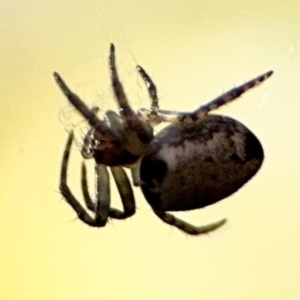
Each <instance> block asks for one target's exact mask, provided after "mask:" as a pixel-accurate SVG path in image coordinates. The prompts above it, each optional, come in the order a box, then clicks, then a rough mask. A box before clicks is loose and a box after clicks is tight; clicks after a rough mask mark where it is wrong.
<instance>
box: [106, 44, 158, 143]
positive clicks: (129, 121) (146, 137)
mask: <svg viewBox="0 0 300 300" xmlns="http://www.w3.org/2000/svg"><path fill="white" fill-rule="evenodd" d="M109 68H110V74H111V81H112V88H113V92H114V94H115V97H116V100H117V103H118V105H119V107H120V115H121V116H122V117H123V119H124V121H125V122H126V126H127V127H128V128H129V130H130V131H131V134H135V135H136V136H137V138H138V140H139V141H140V142H142V143H143V144H148V143H149V142H150V141H151V140H152V138H153V130H152V127H151V126H149V125H148V124H147V123H145V122H143V121H142V120H140V119H139V118H138V116H137V115H136V113H135V112H134V110H133V109H132V108H131V106H130V104H129V102H128V99H127V97H126V94H125V92H124V88H123V85H122V83H121V81H120V79H119V75H118V72H117V68H116V58H115V46H114V45H113V44H111V45H110V55H109Z"/></svg>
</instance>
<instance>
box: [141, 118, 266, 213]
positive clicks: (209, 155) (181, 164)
mask: <svg viewBox="0 0 300 300" xmlns="http://www.w3.org/2000/svg"><path fill="white" fill-rule="evenodd" d="M263 158H264V153H263V148H262V146H261V143H260V142H259V140H258V139H257V138H256V136H255V135H254V134H253V133H252V132H251V131H250V130H249V129H248V128H247V127H245V126H244V125H243V124H241V123H240V122H238V121H236V120H234V119H231V118H229V117H224V116H219V115H207V116H205V117H204V118H202V119H200V120H198V121H196V122H192V123H187V122H176V123H173V124H171V125H169V126H168V127H166V128H165V129H163V130H162V131H161V132H159V133H158V134H157V135H156V136H155V137H154V139H153V140H152V141H151V142H150V144H149V150H148V151H147V153H146V155H145V156H144V157H143V159H142V162H141V168H140V176H141V181H142V191H143V193H144V195H145V198H146V199H147V201H148V202H149V204H150V205H151V206H152V207H153V209H154V210H156V211H184V210H190V209H196V208H202V207H205V206H207V205H211V204H213V203H215V202H217V201H220V200H222V199H224V198H226V197H228V196H230V195H231V194H233V193H235V192H236V191H237V190H238V189H240V188H241V187H242V186H243V185H244V184H245V183H246V182H247V181H248V180H249V179H251V178H252V177H253V176H254V175H255V174H256V172H257V171H258V170H259V168H260V166H261V164H262V162H263Z"/></svg>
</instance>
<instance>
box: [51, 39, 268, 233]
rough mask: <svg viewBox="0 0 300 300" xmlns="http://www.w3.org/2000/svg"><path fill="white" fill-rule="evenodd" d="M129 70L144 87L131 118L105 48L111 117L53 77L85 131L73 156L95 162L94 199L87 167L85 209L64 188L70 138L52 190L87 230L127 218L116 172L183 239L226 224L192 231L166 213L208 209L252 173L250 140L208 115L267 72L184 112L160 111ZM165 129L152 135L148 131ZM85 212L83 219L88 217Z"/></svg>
mask: <svg viewBox="0 0 300 300" xmlns="http://www.w3.org/2000/svg"><path fill="white" fill-rule="evenodd" d="M136 68H137V71H138V73H139V75H140V76H141V78H142V79H143V81H144V82H145V84H146V87H147V90H148V94H149V97H150V100H151V106H150V109H146V108H142V109H139V110H138V111H137V112H135V111H134V110H133V109H132V107H131V106H130V103H129V101H128V99H127V96H126V93H125V91H124V89H123V85H122V83H121V81H120V79H119V75H118V71H117V67H116V58H115V47H114V45H113V44H111V46H110V53H109V70H110V77H111V84H112V90H113V93H114V96H115V99H116V102H117V104H118V106H119V114H117V113H116V112H114V111H110V110H109V111H107V112H106V113H105V115H104V117H103V118H101V119H100V118H98V117H97V114H96V111H97V109H95V108H92V109H90V108H89V107H88V106H87V105H86V104H85V103H84V102H83V101H82V100H81V99H80V98H79V96H77V95H76V94H75V93H73V92H72V91H71V89H70V88H69V87H68V86H67V84H66V83H65V82H64V80H63V79H62V78H61V77H60V75H59V74H58V73H56V72H55V73H54V78H55V80H56V83H57V84H58V86H59V87H60V89H61V90H62V92H63V94H64V95H65V96H66V97H67V99H68V100H69V102H70V103H71V104H72V105H73V106H74V107H75V109H76V110H77V111H78V112H79V113H80V114H81V115H82V116H83V117H84V118H85V119H86V120H87V122H88V123H89V126H90V129H89V131H88V132H87V134H86V136H85V137H84V142H83V146H82V149H81V154H82V156H83V158H85V159H88V158H93V159H94V160H95V172H96V199H95V200H93V199H92V198H91V196H90V194H89V191H88V182H87V169H86V166H85V164H84V162H83V163H82V168H81V188H82V192H83V199H84V202H85V205H86V208H85V207H84V206H83V205H82V204H81V203H80V202H79V201H78V200H77V199H76V198H75V196H74V195H73V193H72V192H71V190H70V188H69V186H68V183H67V171H68V165H69V156H70V151H71V145H72V142H73V139H74V134H73V132H70V133H69V137H68V140H67V143H66V146H65V150H64V154H63V159H62V166H61V173H60V191H61V193H62V195H63V197H64V198H65V200H66V202H67V203H68V204H69V205H70V206H71V207H72V208H73V210H74V211H75V212H76V214H77V216H78V218H79V219H80V220H81V221H82V222H84V223H86V224H87V225H89V226H93V227H103V226H105V225H106V223H107V221H108V219H109V218H114V219H126V218H128V217H131V216H132V215H133V214H134V213H135V206H136V205H135V198H134V194H133V188H132V185H131V183H130V181H129V178H128V176H127V174H126V173H125V171H124V169H123V168H124V167H126V168H129V169H130V170H131V177H132V181H133V185H135V186H140V187H141V189H142V192H143V194H144V197H145V198H146V200H147V202H148V203H149V204H150V206H151V208H152V210H153V212H154V213H155V214H156V216H157V217H158V218H160V219H161V220H162V221H163V222H165V223H167V224H170V225H172V226H175V227H177V228H178V229H180V230H182V231H183V232H185V233H187V234H190V235H200V234H205V233H208V232H210V231H213V230H215V229H217V228H219V227H221V226H222V225H223V224H225V223H226V221H227V220H226V219H222V220H219V221H217V222H215V223H212V224H208V225H204V226H194V225H192V224H189V223H187V222H185V221H183V220H181V219H178V218H177V217H175V216H174V215H172V214H170V213H169V212H168V211H187V210H193V209H199V208H203V207H205V206H208V205H211V204H214V203H216V202H218V201H220V200H222V199H224V198H226V197H228V196H230V195H232V194H233V193H235V192H236V191H237V190H238V189H240V188H241V187H242V186H243V185H244V184H245V183H246V182H247V181H249V180H250V179H251V178H252V177H253V176H254V175H255V174H256V173H257V171H258V170H259V169H260V167H261V165H262V162H263V159H264V152H263V148H262V145H261V143H260V141H259V140H258V139H257V137H256V136H255V135H254V134H253V133H252V132H251V131H250V130H249V129H248V128H247V127H245V126H244V125H243V124H242V123H240V122H238V121H237V120H235V119H232V118H229V117H227V116H222V115H214V114H209V112H210V111H212V110H214V109H217V108H218V107H220V106H222V105H224V104H226V103H228V102H230V101H233V100H234V99H236V98H238V97H239V96H241V95H242V94H243V93H244V92H246V91H248V90H249V89H251V88H254V87H256V86H257V85H259V84H260V83H262V82H263V81H265V80H266V79H267V78H269V77H270V76H271V75H272V74H273V71H269V72H267V73H265V74H263V75H261V76H258V77H256V78H255V79H252V80H250V81H248V82H246V83H245V84H243V85H241V86H239V87H236V88H234V89H232V90H230V91H228V92H226V93H224V94H223V95H221V96H219V97H217V98H216V99H214V100H212V101H211V102H209V103H207V104H205V105H202V106H200V107H199V108H197V109H196V110H195V111H192V112H188V113H185V112H176V111H171V110H161V109H160V108H159V103H158V102H159V101H158V95H157V89H156V86H155V84H154V82H153V81H152V79H151V78H150V76H149V75H148V74H147V72H146V71H145V70H144V69H143V68H142V67H141V66H137V67H136ZM161 122H169V123H170V124H169V125H168V126H167V127H165V128H164V129H162V130H161V131H160V132H159V133H158V134H156V135H154V133H153V127H154V126H155V125H157V124H159V123H161ZM108 167H109V168H110V169H111V173H112V175H113V178H114V180H115V182H116V186H117V188H118V192H119V194H120V198H121V201H122V206H123V210H119V209H116V208H113V207H111V205H110V179H109V173H108ZM88 210H90V211H91V214H90V213H89V212H88Z"/></svg>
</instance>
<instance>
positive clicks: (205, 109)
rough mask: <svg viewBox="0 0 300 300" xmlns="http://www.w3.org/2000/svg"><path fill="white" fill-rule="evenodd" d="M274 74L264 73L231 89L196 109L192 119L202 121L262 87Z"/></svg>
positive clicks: (191, 115) (271, 72) (270, 72)
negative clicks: (243, 95)
mask: <svg viewBox="0 0 300 300" xmlns="http://www.w3.org/2000/svg"><path fill="white" fill-rule="evenodd" d="M272 74H273V71H269V72H267V73H264V74H262V75H260V76H258V77H256V78H254V79H252V80H249V81H248V82H246V83H244V84H242V85H240V86H238V87H236V88H233V89H231V90H230V91H228V92H226V93H225V94H223V95H221V96H219V97H217V98H215V99H214V100H212V101H211V102H209V103H207V104H205V105H202V106H200V107H199V108H198V109H196V110H195V111H194V112H192V113H191V114H190V117H192V118H193V119H200V118H202V117H203V116H205V115H207V114H208V113H209V112H210V111H211V110H214V109H217V108H219V107H220V106H222V105H224V104H227V103H229V102H231V101H233V100H235V99H237V98H238V97H240V96H241V95H242V94H244V93H245V92H247V91H248V90H250V89H252V88H254V87H256V86H258V85H260V84H261V83H263V82H264V81H265V80H266V79H268V78H269V77H271V76H272Z"/></svg>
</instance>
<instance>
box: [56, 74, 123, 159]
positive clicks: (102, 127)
mask: <svg viewBox="0 0 300 300" xmlns="http://www.w3.org/2000/svg"><path fill="white" fill-rule="evenodd" d="M54 79H55V81H56V83H57V84H58V86H59V87H60V89H61V90H62V92H63V93H64V95H65V96H66V97H67V99H68V100H69V102H70V103H71V104H72V105H73V106H74V107H75V108H76V110H77V111H78V112H79V113H80V114H81V115H82V116H83V117H84V118H85V119H86V120H87V121H88V123H89V125H90V126H91V127H94V128H96V129H97V131H98V132H99V133H101V134H102V136H104V137H107V138H109V139H110V140H111V141H115V140H116V139H117V138H118V137H117V136H116V135H115V131H114V130H113V129H112V128H110V127H109V126H107V124H106V122H105V121H101V120H100V119H99V118H98V117H97V112H98V110H99V108H98V107H94V108H91V109H90V108H89V107H88V106H87V105H86V104H85V103H84V102H83V101H82V100H81V99H80V97H79V96H78V95H76V94H75V93H73V92H72V91H71V89H70V88H69V87H68V86H67V84H66V83H65V81H64V80H63V79H62V78H61V77H60V75H59V74H58V73H56V72H54ZM85 154H86V155H85ZM83 156H84V157H86V158H89V157H91V156H92V155H89V154H88V153H85V152H83Z"/></svg>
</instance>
